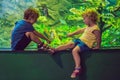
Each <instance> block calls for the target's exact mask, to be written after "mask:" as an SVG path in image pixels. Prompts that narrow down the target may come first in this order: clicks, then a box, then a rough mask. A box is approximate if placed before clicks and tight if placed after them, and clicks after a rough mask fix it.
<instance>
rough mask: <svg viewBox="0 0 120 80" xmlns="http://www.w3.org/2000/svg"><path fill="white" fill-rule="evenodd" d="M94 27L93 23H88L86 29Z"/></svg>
mask: <svg viewBox="0 0 120 80" xmlns="http://www.w3.org/2000/svg"><path fill="white" fill-rule="evenodd" d="M94 25H96V24H95V23H90V24H88V27H93V26H94Z"/></svg>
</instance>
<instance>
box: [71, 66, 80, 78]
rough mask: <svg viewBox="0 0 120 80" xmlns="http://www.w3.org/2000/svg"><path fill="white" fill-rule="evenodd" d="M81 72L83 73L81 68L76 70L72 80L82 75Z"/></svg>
mask: <svg viewBox="0 0 120 80" xmlns="http://www.w3.org/2000/svg"><path fill="white" fill-rule="evenodd" d="M81 71H82V69H81V67H79V68H75V70H74V71H73V73H72V74H71V78H76V77H77V76H78V75H79V74H80V73H81Z"/></svg>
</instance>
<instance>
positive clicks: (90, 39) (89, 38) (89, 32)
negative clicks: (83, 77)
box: [80, 25, 100, 48]
mask: <svg viewBox="0 0 120 80" xmlns="http://www.w3.org/2000/svg"><path fill="white" fill-rule="evenodd" d="M95 30H100V28H99V27H98V26H97V25H95V26H92V27H86V28H85V30H84V33H83V34H82V36H81V37H80V40H81V41H83V42H84V43H85V44H86V45H87V46H88V47H89V48H92V47H93V45H94V43H96V37H95V34H93V31H95Z"/></svg>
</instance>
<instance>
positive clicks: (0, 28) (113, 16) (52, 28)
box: [0, 0, 120, 48]
mask: <svg viewBox="0 0 120 80" xmlns="http://www.w3.org/2000/svg"><path fill="white" fill-rule="evenodd" d="M28 7H33V8H36V9H37V10H38V11H39V12H40V15H41V16H40V17H39V19H38V21H37V23H36V24H34V27H35V29H36V30H37V31H39V32H41V33H43V34H44V35H46V36H47V37H48V38H50V39H51V41H52V42H51V44H50V46H52V47H56V46H58V45H60V44H64V43H66V42H68V41H70V40H72V39H73V38H77V37H79V36H80V35H76V36H73V37H69V38H68V37H66V34H67V33H69V32H72V31H74V30H76V29H77V28H82V27H84V26H85V25H84V23H83V19H82V16H81V13H82V12H83V11H84V10H85V9H88V8H92V9H93V8H94V9H95V10H96V11H98V13H99V14H100V16H99V17H100V20H99V27H100V29H101V34H102V43H101V46H102V48H111V47H112V48H115V47H117V48H120V0H0V34H1V35H0V48H10V43H11V41H10V38H11V31H12V29H13V27H14V23H15V22H16V21H17V20H20V19H22V18H23V12H24V10H25V9H26V8H28ZM28 48H36V44H35V43H33V42H32V43H31V44H30V45H29V46H28Z"/></svg>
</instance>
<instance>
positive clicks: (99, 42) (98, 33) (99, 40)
mask: <svg viewBox="0 0 120 80" xmlns="http://www.w3.org/2000/svg"><path fill="white" fill-rule="evenodd" d="M93 33H94V34H95V36H96V39H97V44H96V46H95V47H94V48H93V49H99V48H100V45H101V34H100V31H99V30H95V31H93Z"/></svg>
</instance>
